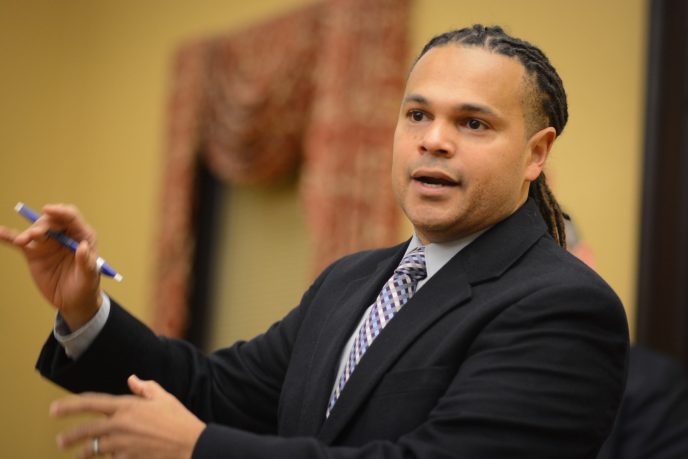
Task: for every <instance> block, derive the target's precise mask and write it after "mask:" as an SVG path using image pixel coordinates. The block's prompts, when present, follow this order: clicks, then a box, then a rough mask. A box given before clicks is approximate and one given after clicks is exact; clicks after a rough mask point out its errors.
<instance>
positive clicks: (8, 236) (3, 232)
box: [0, 226, 19, 244]
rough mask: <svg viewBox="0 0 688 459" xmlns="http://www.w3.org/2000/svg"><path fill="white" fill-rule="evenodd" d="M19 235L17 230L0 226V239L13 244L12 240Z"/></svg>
mask: <svg viewBox="0 0 688 459" xmlns="http://www.w3.org/2000/svg"><path fill="white" fill-rule="evenodd" d="M17 236H19V232H18V231H15V230H13V229H10V228H6V227H4V226H0V241H4V242H9V243H10V244H14V240H15V239H16V238H17Z"/></svg>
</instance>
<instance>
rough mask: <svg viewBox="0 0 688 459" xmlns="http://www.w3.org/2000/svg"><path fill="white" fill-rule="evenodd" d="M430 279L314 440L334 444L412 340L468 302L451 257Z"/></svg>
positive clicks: (366, 358)
mask: <svg viewBox="0 0 688 459" xmlns="http://www.w3.org/2000/svg"><path fill="white" fill-rule="evenodd" d="M454 258H455V259H453V260H452V261H450V262H449V263H448V264H447V266H445V268H446V269H445V268H443V269H441V270H440V271H439V272H438V273H437V274H435V276H433V278H432V279H430V280H429V281H428V282H427V283H426V284H425V285H424V286H423V288H421V289H420V290H419V291H418V292H417V293H416V294H415V295H414V296H413V298H411V299H410V300H409V302H408V303H407V304H406V305H404V307H403V308H402V309H401V311H399V313H397V315H395V316H394V319H393V320H392V321H390V322H389V324H388V325H387V326H386V327H385V328H384V329H383V330H382V332H381V333H380V335H378V337H377V338H376V339H375V341H374V342H373V344H372V346H371V347H370V348H369V349H368V350H367V351H366V353H365V354H364V355H363V357H362V358H361V361H360V362H359V363H358V365H357V367H356V369H355V370H354V372H353V373H352V375H351V377H350V378H349V380H348V381H347V383H346V386H344V389H343V391H342V393H341V395H340V397H339V399H338V400H337V403H336V404H335V406H334V409H333V410H332V413H331V414H330V417H329V418H328V419H327V421H326V422H325V424H324V425H323V427H322V429H321V430H320V432H319V433H318V438H319V439H320V440H322V441H324V442H325V443H329V442H332V441H334V439H335V438H336V436H337V435H338V433H339V432H340V431H341V429H342V428H343V427H344V426H346V424H347V423H348V422H349V421H351V419H352V418H353V417H354V416H355V414H356V411H357V410H358V408H359V407H360V406H361V404H362V403H364V402H365V400H366V399H367V398H368V396H369V395H370V393H371V392H372V391H373V389H374V388H375V386H377V384H378V383H379V382H380V380H381V379H382V377H383V376H384V375H385V374H386V373H387V371H388V370H389V369H390V367H391V366H393V365H394V363H395V362H396V360H397V359H398V358H399V356H400V355H401V354H403V353H404V352H405V351H406V349H407V348H408V347H409V346H411V345H412V344H413V342H414V341H415V339H416V338H417V337H418V335H420V334H421V333H423V332H424V331H425V330H426V329H428V328H429V327H431V326H432V324H433V323H435V322H436V321H437V320H439V319H440V318H441V317H442V316H444V315H445V314H446V313H447V312H448V311H450V310H452V309H453V308H455V307H457V306H459V305H460V304H462V303H464V302H465V301H466V300H467V299H468V298H470V292H471V290H470V286H469V284H468V282H467V280H466V276H465V275H464V274H463V272H462V268H461V264H460V263H459V262H458V261H457V260H456V257H454Z"/></svg>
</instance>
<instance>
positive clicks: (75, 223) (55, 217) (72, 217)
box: [43, 204, 96, 245]
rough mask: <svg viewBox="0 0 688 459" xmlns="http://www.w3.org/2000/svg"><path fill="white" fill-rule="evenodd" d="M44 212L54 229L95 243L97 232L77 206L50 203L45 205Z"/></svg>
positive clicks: (92, 243)
mask: <svg viewBox="0 0 688 459" xmlns="http://www.w3.org/2000/svg"><path fill="white" fill-rule="evenodd" d="M43 212H44V214H45V216H46V217H47V220H48V221H50V223H51V225H52V227H53V229H57V230H60V231H66V232H67V233H69V235H70V236H71V237H73V238H75V239H78V240H87V241H88V242H89V243H91V245H95V242H96V238H95V232H94V231H93V229H92V228H91V227H90V226H89V225H88V223H86V220H85V219H84V217H83V216H82V215H81V212H79V209H77V208H76V207H75V206H72V205H67V204H48V205H46V206H44V207H43Z"/></svg>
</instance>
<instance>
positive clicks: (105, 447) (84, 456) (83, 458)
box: [76, 433, 146, 459]
mask: <svg viewBox="0 0 688 459" xmlns="http://www.w3.org/2000/svg"><path fill="white" fill-rule="evenodd" d="M93 439H94V438H93V437H92V438H88V439H86V440H85V443H84V445H83V446H82V447H81V450H80V451H79V454H78V455H77V456H76V457H77V459H89V458H92V457H103V456H107V455H110V456H108V457H113V458H115V457H131V456H124V455H122V456H118V455H117V453H122V452H123V451H125V450H126V449H127V448H129V449H131V448H132V447H134V445H135V442H134V439H133V438H132V436H131V435H126V434H122V433H117V434H114V435H112V434H111V435H105V436H102V437H98V455H96V454H94V451H93V449H94V447H93ZM138 457H140V456H138ZM144 457H146V456H144Z"/></svg>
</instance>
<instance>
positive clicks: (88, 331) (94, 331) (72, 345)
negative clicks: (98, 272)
mask: <svg viewBox="0 0 688 459" xmlns="http://www.w3.org/2000/svg"><path fill="white" fill-rule="evenodd" d="M100 297H101V298H102V300H103V301H102V303H101V305H100V308H99V309H98V312H96V315H94V316H93V317H92V318H91V320H89V321H88V322H86V323H85V324H84V325H83V326H82V327H80V328H79V329H78V330H76V331H74V332H72V331H71V330H70V329H69V326H68V325H67V322H65V320H64V319H63V318H62V315H61V314H60V313H59V312H58V313H57V316H56V317H55V327H54V328H53V336H55V339H56V340H57V342H58V343H60V345H62V347H63V348H64V350H65V354H67V357H69V358H70V359H72V360H76V359H78V358H79V357H80V356H81V354H83V353H84V352H85V351H86V349H88V347H89V346H90V345H91V343H93V341H94V340H95V339H96V337H97V336H98V334H99V333H100V331H101V330H102V329H103V327H105V322H107V318H108V316H109V315H110V297H108V296H107V295H106V294H105V293H104V292H102V291H101V292H100Z"/></svg>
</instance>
